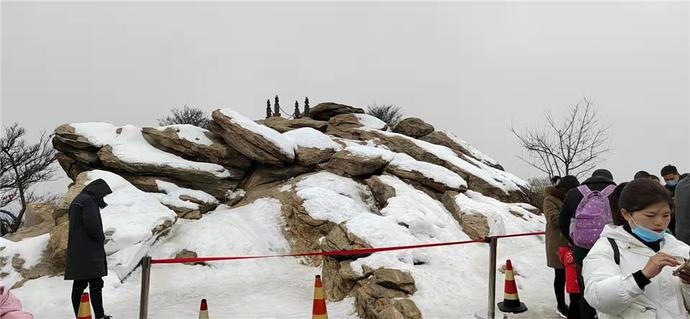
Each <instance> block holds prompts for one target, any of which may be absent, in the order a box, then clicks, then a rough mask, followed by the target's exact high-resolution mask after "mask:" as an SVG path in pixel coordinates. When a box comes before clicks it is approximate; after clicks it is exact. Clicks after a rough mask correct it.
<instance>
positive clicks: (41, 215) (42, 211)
mask: <svg viewBox="0 0 690 319" xmlns="http://www.w3.org/2000/svg"><path fill="white" fill-rule="evenodd" d="M55 206H56V204H54V203H48V202H47V203H28V204H27V205H26V211H25V212H24V214H25V215H24V216H25V219H24V225H23V226H22V227H20V228H19V230H17V231H16V232H14V233H11V234H8V235H6V236H5V238H7V239H9V240H11V241H20V240H22V239H24V238H29V237H36V236H39V235H43V234H47V233H50V231H51V230H52V229H53V226H55V224H54V223H53V210H54V209H55Z"/></svg>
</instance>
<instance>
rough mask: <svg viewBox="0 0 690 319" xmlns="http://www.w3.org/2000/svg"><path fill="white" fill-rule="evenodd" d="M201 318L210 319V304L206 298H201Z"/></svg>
mask: <svg viewBox="0 0 690 319" xmlns="http://www.w3.org/2000/svg"><path fill="white" fill-rule="evenodd" d="M199 319H208V305H207V304H206V299H201V306H199Z"/></svg>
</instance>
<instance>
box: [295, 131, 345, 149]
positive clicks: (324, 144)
mask: <svg viewBox="0 0 690 319" xmlns="http://www.w3.org/2000/svg"><path fill="white" fill-rule="evenodd" d="M283 136H285V137H286V138H287V139H288V140H290V141H291V142H292V143H293V144H294V145H296V146H301V147H310V148H318V149H321V150H328V149H332V150H336V151H339V150H340V149H342V147H341V146H340V144H338V143H336V142H334V141H333V140H332V139H331V138H330V137H329V136H328V135H326V134H323V133H322V132H320V131H317V130H315V129H313V128H311V127H301V128H298V129H295V130H291V131H287V132H285V133H283Z"/></svg>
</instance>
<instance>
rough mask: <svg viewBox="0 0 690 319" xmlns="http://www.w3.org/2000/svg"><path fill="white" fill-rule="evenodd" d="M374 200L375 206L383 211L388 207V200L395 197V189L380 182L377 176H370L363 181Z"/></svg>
mask: <svg viewBox="0 0 690 319" xmlns="http://www.w3.org/2000/svg"><path fill="white" fill-rule="evenodd" d="M364 183H365V184H367V186H369V189H370V190H371V193H372V194H373V195H374V199H375V200H376V206H377V207H378V208H379V209H383V208H384V207H386V205H388V199H389V198H392V197H395V188H393V187H392V186H390V185H387V184H386V183H384V182H382V181H381V179H380V178H379V177H378V176H372V177H370V178H367V179H366V180H365V181H364Z"/></svg>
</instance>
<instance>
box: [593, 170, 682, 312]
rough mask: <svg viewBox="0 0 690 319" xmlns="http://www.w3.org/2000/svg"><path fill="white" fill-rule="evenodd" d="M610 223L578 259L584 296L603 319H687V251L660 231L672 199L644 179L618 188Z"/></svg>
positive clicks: (667, 217) (663, 229) (654, 184)
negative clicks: (581, 262) (580, 263)
mask: <svg viewBox="0 0 690 319" xmlns="http://www.w3.org/2000/svg"><path fill="white" fill-rule="evenodd" d="M611 201H612V203H611V207H612V213H613V223H614V224H615V225H607V226H606V227H605V228H604V230H603V232H602V233H601V238H600V239H599V240H598V241H597V242H596V243H595V244H594V246H593V247H592V249H591V251H590V252H589V254H588V255H587V257H586V258H585V260H584V265H583V270H582V276H583V277H584V280H585V292H584V296H585V299H586V300H587V301H588V303H589V304H590V305H591V306H592V307H593V308H594V309H596V311H597V313H598V317H599V319H606V318H626V319H629V318H688V309H690V269H685V268H680V269H679V267H678V266H680V265H681V264H683V263H684V262H685V260H687V259H688V258H689V254H690V247H689V246H688V245H687V244H685V243H683V242H681V241H680V240H678V239H676V238H675V237H674V236H673V235H671V234H670V233H668V232H666V229H667V227H668V225H669V222H670V220H671V213H672V209H673V200H672V199H671V196H670V194H669V193H668V192H667V191H666V189H665V188H664V187H663V186H661V185H660V184H659V183H656V182H654V181H652V180H650V179H636V180H633V181H631V182H629V183H625V184H621V185H619V186H618V187H617V189H616V190H615V191H614V193H613V194H612V196H611ZM674 270H677V271H676V275H674Z"/></svg>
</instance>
